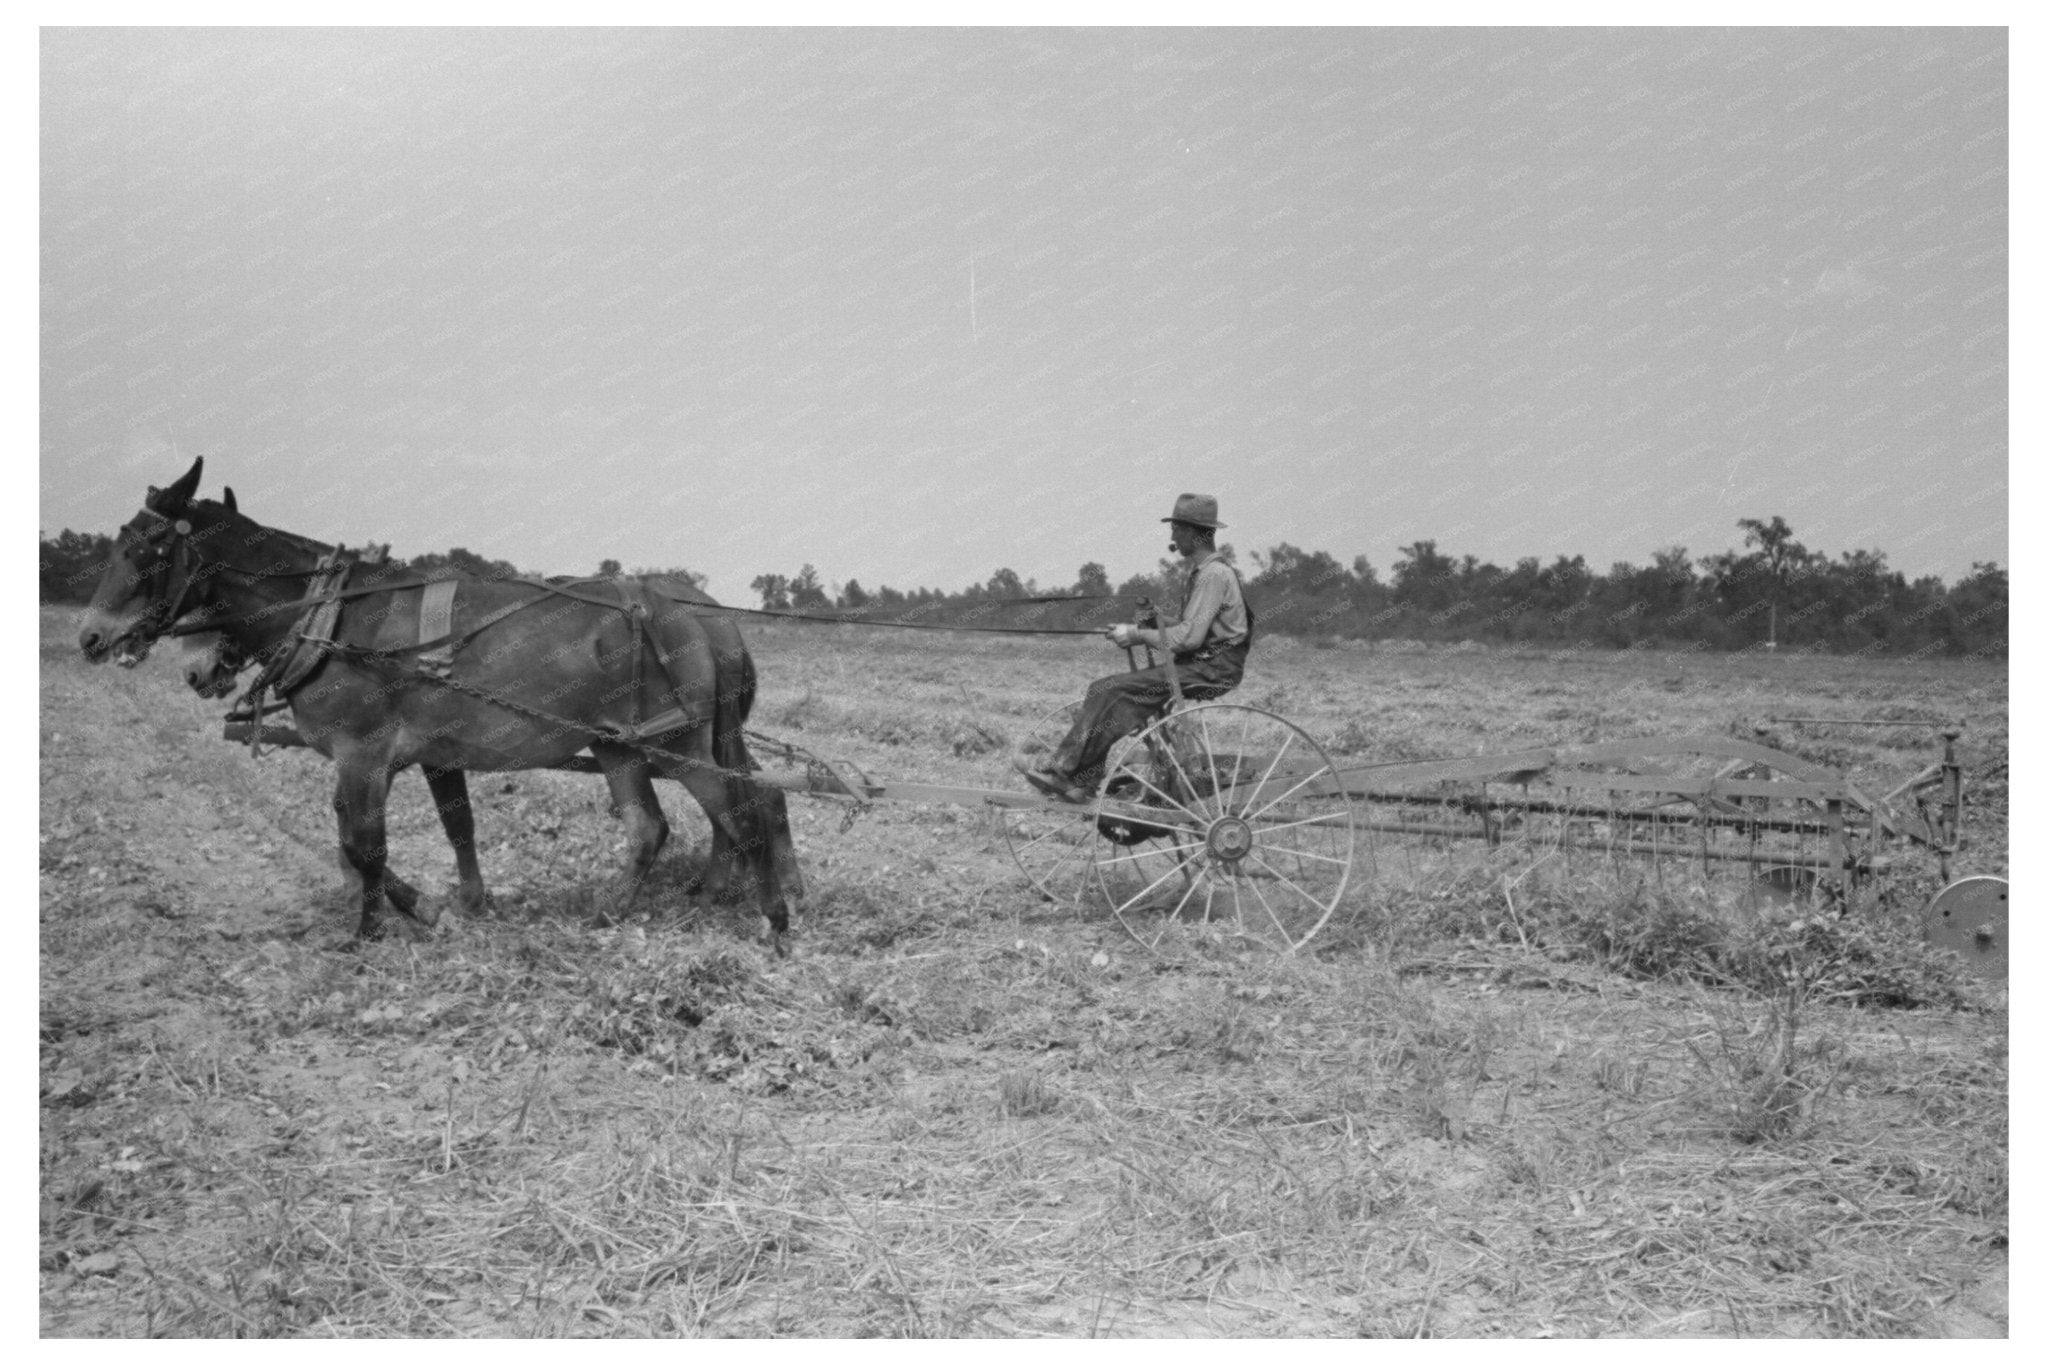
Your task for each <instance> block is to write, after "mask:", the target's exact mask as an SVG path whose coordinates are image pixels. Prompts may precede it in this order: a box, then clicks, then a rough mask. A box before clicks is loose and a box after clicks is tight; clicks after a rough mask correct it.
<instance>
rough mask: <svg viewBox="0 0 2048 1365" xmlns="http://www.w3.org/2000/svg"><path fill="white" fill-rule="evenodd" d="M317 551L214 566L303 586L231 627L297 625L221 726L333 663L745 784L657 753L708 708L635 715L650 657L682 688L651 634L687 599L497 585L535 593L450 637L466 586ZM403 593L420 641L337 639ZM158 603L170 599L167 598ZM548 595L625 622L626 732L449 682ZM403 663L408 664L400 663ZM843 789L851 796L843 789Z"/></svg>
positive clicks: (632, 586) (613, 587) (258, 711)
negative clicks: (380, 572)
mask: <svg viewBox="0 0 2048 1365" xmlns="http://www.w3.org/2000/svg"><path fill="white" fill-rule="evenodd" d="M153 515H155V514H153ZM160 519H161V518H160ZM165 520H167V519H165ZM175 526H176V527H178V528H182V529H179V530H176V531H175V532H174V533H175V534H176V535H177V536H178V537H179V539H178V542H177V544H178V546H179V547H180V551H179V552H174V553H180V555H181V558H182V560H183V562H185V563H186V565H187V567H188V573H187V578H188V580H190V578H191V575H190V573H189V565H190V562H191V560H192V559H193V558H194V556H193V554H192V552H191V551H190V549H189V548H185V547H186V546H187V542H186V540H185V537H186V536H187V535H189V533H190V524H189V523H186V522H178V523H175ZM322 548H323V551H324V552H323V553H322V554H321V556H320V560H319V562H318V563H317V564H316V565H315V566H314V567H313V568H311V569H308V570H301V571H295V572H293V573H271V574H258V573H255V572H254V571H250V570H240V569H234V568H233V566H231V565H215V566H212V567H218V568H225V569H230V570H231V571H233V572H237V573H242V574H244V575H245V576H254V577H300V578H305V579H306V580H307V584H306V590H305V593H304V594H303V595H302V596H301V597H300V598H299V599H298V600H297V601H293V602H282V603H274V604H272V605H271V606H268V607H262V608H258V609H256V610H254V611H251V612H246V613H243V614H242V615H241V616H238V617H235V618H232V620H233V621H236V622H246V621H251V620H257V619H260V618H261V617H264V616H269V615H273V614H279V613H282V612H284V611H297V612H298V613H299V616H298V619H297V620H296V621H295V622H293V624H292V627H291V629H290V631H289V632H288V633H287V634H286V636H285V638H284V639H283V640H282V641H280V642H279V643H278V644H277V645H276V646H273V647H272V648H271V649H269V650H267V651H265V653H266V655H267V657H265V658H264V660H263V667H262V669H261V670H260V671H259V672H258V674H257V676H256V678H255V680H254V681H252V682H251V683H250V684H249V686H248V687H247V688H246V689H245V690H244V691H243V693H242V694H241V696H239V697H237V698H236V699H235V701H234V703H233V705H232V706H231V707H230V709H229V711H228V715H227V719H228V721H230V722H235V721H252V722H260V720H261V718H262V717H263V716H264V715H266V714H269V713H271V712H275V711H278V710H281V709H283V708H284V707H285V706H287V705H288V704H289V698H290V697H291V695H292V693H294V692H295V691H297V690H298V689H299V688H300V687H302V686H304V685H305V684H306V683H307V682H309V681H310V680H311V679H312V677H313V675H314V674H315V673H316V672H318V671H319V668H320V666H321V665H322V664H323V663H325V662H326V661H327V660H328V659H330V658H333V657H336V656H339V657H343V658H346V659H349V660H351V661H352V662H355V663H359V664H363V665H366V666H369V667H373V668H379V669H382V670H385V671H389V672H392V673H395V674H398V675H401V676H403V677H404V678H406V679H407V680H411V681H418V682H423V683H428V684H431V685H434V686H439V687H444V688H447V689H448V690H450V691H454V692H461V693H463V694H465V695H467V696H472V697H475V698H477V699H478V700H480V701H483V702H487V703H489V704H491V705H493V706H498V707H502V708H504V709H506V710H509V711H513V712H516V713H518V714H520V715H524V716H526V717H527V718H529V719H531V720H537V721H540V722H542V723H543V724H546V725H549V726H551V727H554V728H557V729H559V730H563V731H567V732H571V733H581V734H584V735H588V736H590V737H591V738H592V739H593V740H596V741H599V742H609V743H614V744H623V745H626V746H628V747H630V748H634V749H637V750H639V751H641V752H642V753H644V754H646V755H648V756H649V757H650V758H655V757H659V758H660V759H661V760H662V761H664V762H667V763H670V764H681V765H683V766H686V767H699V768H709V769H711V770H712V771H714V772H716V773H718V774H719V775H720V776H722V777H727V778H733V777H742V778H743V777H746V776H747V775H748V774H747V773H746V772H745V771H744V770H735V769H727V768H724V767H721V766H719V765H718V764H716V763H707V762H704V761H703V760H701V759H696V758H690V757H687V756H685V755H682V754H676V753H673V752H670V751H669V750H666V749H662V748H661V747H660V743H659V742H660V741H662V740H664V739H666V738H668V737H669V736H670V735H672V734H674V733H675V732H677V731H679V730H687V729H691V728H694V727H695V726H697V725H699V724H703V723H706V722H707V721H711V720H713V718H714V716H715V703H714V716H695V715H692V714H691V713H690V712H689V711H688V710H686V709H685V708H683V707H681V706H671V707H670V708H668V709H667V710H664V711H662V712H660V713H659V714H657V715H654V716H651V717H649V716H644V715H643V714H642V691H643V689H642V682H643V678H644V676H645V675H644V668H645V662H646V659H647V657H648V655H649V654H652V656H653V658H654V661H655V664H656V666H657V667H658V668H659V669H660V671H661V677H662V678H663V680H665V681H666V683H667V685H668V693H669V695H670V696H672V697H673V696H679V695H681V694H682V692H683V680H682V679H681V677H680V676H678V672H677V666H676V662H675V660H674V659H673V658H672V657H671V656H670V654H669V652H668V650H667V648H666V647H665V646H664V645H663V644H662V642H661V638H660V636H659V635H658V634H657V633H656V632H654V631H653V630H651V629H650V628H649V626H650V622H651V619H652V617H653V615H654V611H655V599H656V598H657V597H659V598H662V599H665V600H667V601H672V602H678V603H693V599H691V598H687V597H682V596H679V595H676V594H674V593H670V592H665V591H663V590H662V589H661V586H660V585H659V584H656V583H651V582H648V581H646V580H643V579H564V580H561V581H555V582H551V581H548V580H546V579H537V578H525V577H520V578H511V579H501V580H496V581H499V582H505V583H512V584H517V585H519V586H522V587H527V588H532V589H535V592H534V595H533V596H531V597H527V598H525V599H523V600H521V601H516V602H509V603H506V604H504V605H503V606H500V607H498V608H497V609H495V610H493V611H491V612H488V613H486V614H485V615H484V616H483V617H481V618H480V619H478V620H477V621H476V622H474V623H473V624H472V625H470V626H469V628H468V629H466V630H463V631H460V632H458V631H456V630H455V628H454V615H455V605H456V600H457V597H458V595H459V593H460V591H461V588H462V585H463V582H464V580H462V579H456V578H438V579H427V580H417V579H415V580H412V581H407V582H376V583H363V584H356V585H351V583H350V581H349V580H350V578H351V577H352V576H353V575H354V574H355V573H356V572H357V571H358V570H363V569H368V570H376V569H381V568H384V567H385V566H386V552H385V550H384V549H382V548H381V547H380V548H376V549H373V550H372V551H371V552H370V553H367V554H358V553H356V552H353V551H350V550H347V549H345V548H343V547H339V546H337V547H334V548H333V549H325V547H322ZM600 584H601V585H602V589H601V590H600V589H599V585H600ZM190 591H191V589H190V582H189V581H188V583H187V584H186V585H185V586H183V587H182V588H181V590H180V592H179V594H178V596H177V597H176V598H174V599H169V600H171V602H172V604H173V605H174V606H177V607H178V608H180V611H181V613H182V610H183V609H184V601H185V599H186V598H187V597H189V596H190ZM409 591H417V592H418V593H419V594H420V606H419V633H418V639H417V640H416V641H414V642H413V643H411V644H407V645H402V646H397V647H395V648H384V649H378V648H373V647H371V646H367V645H357V644H351V643H349V642H347V641H345V640H343V639H341V638H340V636H339V629H340V625H341V620H342V613H343V608H344V607H345V606H346V604H347V603H349V602H351V601H354V600H356V599H358V598H364V597H369V596H373V595H377V594H394V593H401V592H409ZM161 596H163V597H165V598H169V594H168V592H167V591H166V592H165V593H163V594H161ZM551 596H553V597H567V598H571V599H574V600H576V601H579V602H584V603H587V604H589V605H592V606H597V607H603V608H606V609H608V610H613V611H618V612H621V613H623V614H624V615H625V617H626V619H627V621H628V622H629V624H630V628H631V631H632V643H631V645H630V647H629V652H630V657H631V659H632V674H631V682H630V685H629V688H630V695H631V698H632V702H631V716H630V719H629V720H628V721H627V723H626V724H624V725H593V724H590V723H587V722H584V721H580V720H576V719H573V718H571V717H568V716H562V715H557V714H555V713H553V712H551V711H548V710H546V709H544V708H542V707H538V706H531V705H528V704H527V703H524V702H521V701H517V700H515V699H513V698H511V697H506V696H501V695H499V694H497V693H495V692H492V691H490V690H489V689H487V688H483V687H478V686H476V685H475V684H473V683H468V682H463V681H461V680H460V679H458V678H456V677H455V676H454V663H455V656H456V654H458V653H459V652H460V651H461V650H462V649H463V648H464V647H465V646H467V645H468V644H469V643H470V642H472V641H473V640H475V639H476V638H477V637H478V636H480V635H481V634H483V632H484V631H486V630H488V629H489V628H490V627H491V626H493V625H496V624H497V623H498V622H500V621H502V620H504V619H505V618H506V617H508V616H511V615H513V614H514V613H516V612H520V611H523V610H525V609H526V608H528V607H530V606H534V605H536V604H537V603H539V602H542V601H546V600H548V598H549V597H551ZM693 604H694V603H693ZM152 611H154V619H152V622H151V624H152V626H153V627H154V625H155V619H161V618H162V616H164V615H165V614H166V613H165V612H163V611H161V610H155V608H154V599H153V601H152V604H151V606H150V607H146V608H145V613H146V614H149V613H151V612H152ZM170 619H175V616H171V618H170ZM223 624H226V623H224V622H221V621H218V620H207V621H199V622H193V623H189V624H186V625H182V626H175V627H171V628H170V631H169V633H172V634H193V633H197V632H200V631H208V630H218V629H219V628H220V627H221V626H222V625H223ZM158 629H161V628H158ZM407 656H413V657H412V658H411V659H410V661H408V657H407ZM262 731H263V727H262V725H261V724H260V723H256V724H252V725H250V727H249V747H250V750H251V752H252V753H253V754H256V755H260V754H261V753H262V747H261V742H262ZM756 738H760V739H765V738H766V737H764V736H756ZM768 742H770V743H773V744H774V745H775V746H776V747H777V748H778V749H779V750H782V751H784V752H785V755H786V756H789V757H792V758H798V757H800V758H802V759H804V760H807V761H808V760H810V755H808V754H803V753H802V752H801V751H800V750H796V749H795V747H794V746H790V745H784V744H781V743H780V742H779V741H768ZM835 775H837V774H835ZM842 780H843V778H842ZM848 790H857V788H854V787H851V786H849V787H848ZM726 833H727V834H728V835H729V836H731V837H732V839H733V840H734V841H735V842H740V841H741V840H742V835H741V833H740V832H739V831H738V830H737V829H735V828H731V827H728V828H727V830H726Z"/></svg>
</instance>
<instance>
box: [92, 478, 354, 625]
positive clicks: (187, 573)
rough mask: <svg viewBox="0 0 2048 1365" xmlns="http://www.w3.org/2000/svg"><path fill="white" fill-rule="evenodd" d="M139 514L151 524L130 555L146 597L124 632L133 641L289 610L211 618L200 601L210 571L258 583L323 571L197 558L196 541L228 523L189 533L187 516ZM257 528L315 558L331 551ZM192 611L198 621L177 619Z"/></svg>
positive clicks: (150, 510) (208, 604)
mask: <svg viewBox="0 0 2048 1365" xmlns="http://www.w3.org/2000/svg"><path fill="white" fill-rule="evenodd" d="M142 515H143V516H146V517H150V518H153V519H154V523H155V524H154V525H152V526H150V527H149V529H148V530H146V531H142V532H140V533H139V534H138V537H137V539H138V541H139V545H138V552H137V553H136V554H135V555H134V556H133V562H134V565H135V574H136V576H137V577H138V578H146V579H148V580H150V588H149V596H148V598H147V599H146V600H145V601H144V603H143V606H142V611H141V613H140V614H139V615H138V616H137V618H136V621H135V624H134V625H133V626H132V627H130V628H129V630H128V631H127V632H126V634H127V635H128V636H130V637H131V638H133V639H135V640H137V641H143V640H150V641H154V640H156V639H159V638H161V637H162V636H165V635H192V634H197V633H198V632H201V631H208V630H219V629H220V628H221V627H223V626H227V625H233V624H235V623H237V622H239V621H251V620H258V619H261V618H262V617H265V616H269V615H272V614H274V613H275V612H277V611H279V610H292V609H293V604H281V605H280V606H278V607H270V608H259V609H257V610H256V611H253V612H246V613H244V614H243V615H241V616H238V617H231V618H228V619H225V620H214V619H211V613H212V610H213V608H214V606H215V604H214V603H213V602H212V601H211V600H210V599H209V600H201V598H202V597H207V596H208V595H207V594H205V593H204V585H205V582H206V580H207V579H208V578H209V577H211V576H212V575H214V574H216V573H231V574H234V575H236V576H237V577H239V578H245V579H248V580H250V581H251V582H256V581H260V580H263V579H311V578H314V577H316V576H318V575H319V574H320V573H321V572H323V570H321V569H320V568H319V567H318V566H316V567H314V568H311V569H245V568H242V567H241V566H240V565H236V564H230V563H228V562H227V561H226V560H221V559H201V558H200V556H199V552H198V549H197V542H198V541H200V540H203V539H205V538H206V537H207V536H210V535H213V534H215V533H216V532H220V531H225V530H227V529H228V527H229V526H230V525H231V524H232V523H230V522H228V521H220V522H216V523H215V524H214V525H213V526H210V527H207V528H206V529H204V530H198V531H195V530H194V528H193V525H192V522H191V521H190V520H189V519H188V518H185V517H169V516H165V515H164V514H163V513H162V512H159V511H157V510H156V509H155V508H154V507H150V506H148V505H147V504H145V505H144V506H143V509H142ZM131 525H132V523H131ZM262 529H263V532H264V534H265V535H266V536H269V537H274V538H277V539H280V540H285V541H289V542H291V543H293V544H295V545H297V546H299V547H300V548H302V549H305V550H307V551H309V552H312V553H315V554H320V553H325V552H327V551H329V550H330V549H331V547H329V546H326V545H322V544H320V543H319V542H318V541H314V540H308V539H306V538H305V537H304V536H295V535H292V534H291V533H290V532H287V531H278V530H275V529H272V528H268V527H265V528H262ZM174 586H175V590H174ZM195 611H196V612H202V616H201V619H198V620H193V621H181V620H180V618H181V617H184V616H186V615H189V614H190V613H193V612H195ZM224 638H225V637H224Z"/></svg>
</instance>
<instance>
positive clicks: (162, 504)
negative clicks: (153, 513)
mask: <svg viewBox="0 0 2048 1365" xmlns="http://www.w3.org/2000/svg"><path fill="white" fill-rule="evenodd" d="M205 465H206V457H205V456H204V455H196V456H194V457H193V459H192V467H191V468H190V469H188V470H186V471H185V477H184V478H182V479H180V480H178V481H177V482H176V483H174V484H172V485H171V486H170V487H169V488H166V489H165V490H164V491H163V492H161V493H159V494H157V498H156V502H155V504H154V505H155V507H156V510H157V511H159V512H169V511H172V510H174V509H179V508H183V507H184V505H185V504H186V503H188V502H190V501H191V500H192V495H193V494H194V493H197V492H198V491H199V471H200V470H201V469H202V468H204V467H205Z"/></svg>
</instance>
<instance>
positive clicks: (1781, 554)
mask: <svg viewBox="0 0 2048 1365" xmlns="http://www.w3.org/2000/svg"><path fill="white" fill-rule="evenodd" d="M1735 524H1736V525H1737V526H1739V527H1741V528H1742V543H1743V544H1745V545H1754V546H1756V547H1757V554H1756V558H1757V559H1758V560H1760V561H1761V567H1762V569H1763V573H1764V591H1765V594H1766V600H1767V601H1768V602H1769V603H1770V617H1769V623H1768V625H1767V627H1766V629H1767V630H1768V631H1769V638H1770V639H1771V641H1773V642H1776V640H1777V638H1778V608H1779V606H1780V604H1781V603H1783V601H1784V599H1785V588H1786V585H1787V583H1788V582H1789V581H1790V580H1791V578H1792V576H1793V575H1794V574H1796V573H1799V572H1801V571H1803V570H1804V569H1806V568H1807V567H1808V566H1809V565H1810V564H1812V563H1813V560H1814V555H1813V553H1812V552H1811V551H1809V550H1808V549H1807V548H1806V547H1805V546H1804V545H1801V544H1800V543H1799V542H1798V541H1796V540H1794V539H1792V528H1791V527H1790V526H1787V525H1786V524H1785V519H1784V518H1783V517H1772V518H1771V519H1770V520H1769V521H1768V522H1763V521H1758V520H1757V519H1756V518H1755V517H1743V518H1741V519H1739V520H1738V521H1737V522H1736V523H1735Z"/></svg>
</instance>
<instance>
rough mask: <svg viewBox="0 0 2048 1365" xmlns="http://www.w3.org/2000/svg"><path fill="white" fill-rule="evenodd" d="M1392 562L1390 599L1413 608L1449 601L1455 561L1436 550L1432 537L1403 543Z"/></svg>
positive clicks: (1435, 607) (1431, 607)
mask: <svg viewBox="0 0 2048 1365" xmlns="http://www.w3.org/2000/svg"><path fill="white" fill-rule="evenodd" d="M1400 554H1401V557H1400V558H1399V559H1398V560H1396V561H1395V562H1394V601H1395V602H1396V603H1397V604H1398V605H1400V606H1403V607H1407V608H1409V609H1410V610H1413V611H1440V610H1442V609H1443V608H1445V607H1447V606H1449V605H1450V601H1451V595H1452V591H1453V586H1454V584H1455V581H1456V578H1457V567H1458V566H1457V565H1456V564H1454V563H1453V562H1452V561H1451V557H1450V556H1449V555H1446V554H1439V553H1438V552H1437V548H1436V542H1435V541H1433V540H1418V541H1416V542H1415V543H1414V544H1413V545H1404V546H1402V547H1401V551H1400Z"/></svg>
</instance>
